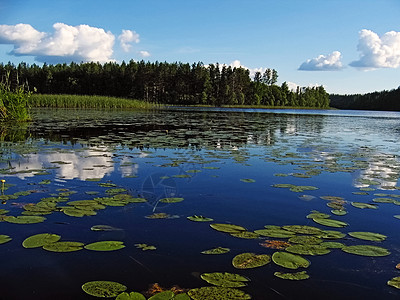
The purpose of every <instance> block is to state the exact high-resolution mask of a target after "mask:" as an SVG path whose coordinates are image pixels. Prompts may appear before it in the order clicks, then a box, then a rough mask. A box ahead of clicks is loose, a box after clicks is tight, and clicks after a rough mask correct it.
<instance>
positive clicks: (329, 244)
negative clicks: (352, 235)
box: [320, 242, 346, 249]
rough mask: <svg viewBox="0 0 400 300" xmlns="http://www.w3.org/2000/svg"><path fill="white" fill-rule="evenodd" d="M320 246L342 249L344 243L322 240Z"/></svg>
mask: <svg viewBox="0 0 400 300" xmlns="http://www.w3.org/2000/svg"><path fill="white" fill-rule="evenodd" d="M320 246H323V247H325V248H329V249H342V248H343V247H344V246H346V245H345V244H343V243H339V242H323V243H321V244H320Z"/></svg>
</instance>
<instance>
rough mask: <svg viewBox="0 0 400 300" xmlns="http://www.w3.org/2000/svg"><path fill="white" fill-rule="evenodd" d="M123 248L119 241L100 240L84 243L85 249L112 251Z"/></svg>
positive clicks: (122, 243)
mask: <svg viewBox="0 0 400 300" xmlns="http://www.w3.org/2000/svg"><path fill="white" fill-rule="evenodd" d="M122 248H125V245H124V242H121V241H100V242H95V243H91V244H87V245H85V249H87V250H93V251H114V250H119V249H122Z"/></svg>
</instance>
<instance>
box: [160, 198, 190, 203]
mask: <svg viewBox="0 0 400 300" xmlns="http://www.w3.org/2000/svg"><path fill="white" fill-rule="evenodd" d="M183 200H184V199H183V198H163V199H160V202H161V203H178V202H182V201H183Z"/></svg>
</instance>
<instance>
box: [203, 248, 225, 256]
mask: <svg viewBox="0 0 400 300" xmlns="http://www.w3.org/2000/svg"><path fill="white" fill-rule="evenodd" d="M229 251H231V249H229V248H223V247H217V248H213V249H209V250H204V251H201V253H203V254H225V253H228V252H229Z"/></svg>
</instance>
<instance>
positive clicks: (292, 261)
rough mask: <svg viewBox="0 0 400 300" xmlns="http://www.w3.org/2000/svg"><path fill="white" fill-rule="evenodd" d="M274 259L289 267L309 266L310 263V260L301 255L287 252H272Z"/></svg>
mask: <svg viewBox="0 0 400 300" xmlns="http://www.w3.org/2000/svg"><path fill="white" fill-rule="evenodd" d="M272 261H273V262H274V263H276V264H277V265H278V266H281V267H284V268H288V269H298V268H300V267H302V268H307V267H308V266H309V265H310V262H309V261H308V260H307V259H305V258H303V257H301V256H300V255H295V254H292V253H287V252H275V253H274V254H272Z"/></svg>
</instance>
